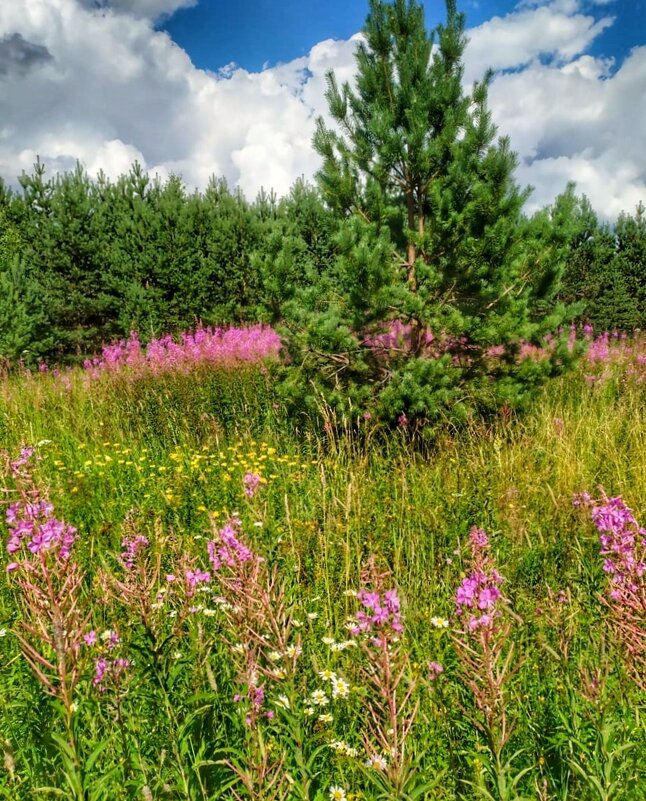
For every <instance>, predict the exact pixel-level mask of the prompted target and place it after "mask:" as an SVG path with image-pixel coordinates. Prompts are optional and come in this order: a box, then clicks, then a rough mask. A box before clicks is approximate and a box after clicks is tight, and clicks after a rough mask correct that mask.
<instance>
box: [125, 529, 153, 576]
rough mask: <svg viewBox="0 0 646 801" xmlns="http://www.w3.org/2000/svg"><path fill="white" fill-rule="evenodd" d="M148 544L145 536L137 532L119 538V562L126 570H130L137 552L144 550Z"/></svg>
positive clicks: (137, 554)
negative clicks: (120, 551)
mask: <svg viewBox="0 0 646 801" xmlns="http://www.w3.org/2000/svg"><path fill="white" fill-rule="evenodd" d="M148 545H149V542H148V540H147V538H146V537H144V536H143V535H142V534H137V535H136V536H135V537H124V538H123V539H122V540H121V547H122V548H123V552H122V553H121V562H122V563H123V566H124V567H125V568H126V569H127V570H132V569H133V567H134V566H135V562H136V560H137V557H138V556H139V554H140V553H141V552H142V551H144V550H145V549H146V548H147V547H148Z"/></svg>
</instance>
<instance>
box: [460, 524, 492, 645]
mask: <svg viewBox="0 0 646 801" xmlns="http://www.w3.org/2000/svg"><path fill="white" fill-rule="evenodd" d="M469 546H470V549H471V572H470V573H469V575H468V576H466V578H465V579H464V580H463V581H462V584H460V586H459V587H458V589H457V592H456V594H455V613H456V615H458V616H460V617H461V616H463V615H464V616H465V619H466V628H467V629H468V630H469V631H475V630H476V629H478V628H491V627H492V626H493V624H494V621H495V619H496V617H498V615H499V614H500V608H499V607H500V605H501V603H504V598H503V595H502V592H501V590H500V585H501V584H502V582H503V581H504V577H503V576H501V575H500V573H499V572H498V571H497V570H496V569H495V567H493V566H492V565H491V564H490V561H489V557H488V554H487V551H488V548H489V539H488V537H487V535H486V534H485V532H484V531H483V530H482V529H481V528H477V527H476V526H474V527H473V528H472V529H471V532H470V534H469Z"/></svg>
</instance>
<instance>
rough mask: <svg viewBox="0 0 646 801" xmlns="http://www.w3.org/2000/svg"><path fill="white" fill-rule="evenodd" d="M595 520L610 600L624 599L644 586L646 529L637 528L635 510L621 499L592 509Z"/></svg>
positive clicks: (610, 500)
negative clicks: (608, 580)
mask: <svg viewBox="0 0 646 801" xmlns="http://www.w3.org/2000/svg"><path fill="white" fill-rule="evenodd" d="M592 520H593V522H594V524H595V526H596V527H597V530H598V531H599V532H600V535H601V536H600V541H601V555H602V556H605V561H604V563H603V569H604V571H605V572H606V573H607V574H608V576H609V579H610V583H611V589H610V597H611V598H612V599H613V600H615V601H622V600H625V597H626V594H634V593H636V592H639V591H640V590H641V589H642V588H643V586H644V573H645V572H646V563H645V562H644V557H645V549H646V529H645V528H642V527H640V526H639V525H638V523H637V521H636V520H635V517H634V516H633V513H632V511H631V510H630V509H629V508H628V506H626V504H625V503H624V501H623V500H622V499H621V498H620V497H617V498H609V499H608V500H607V501H606V503H604V504H602V505H600V506H594V507H593V508H592Z"/></svg>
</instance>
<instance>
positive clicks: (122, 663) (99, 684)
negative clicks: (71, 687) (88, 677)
mask: <svg viewBox="0 0 646 801" xmlns="http://www.w3.org/2000/svg"><path fill="white" fill-rule="evenodd" d="M129 667H130V660H129V659H124V658H123V657H119V658H117V659H112V660H110V659H106V658H105V657H99V658H98V659H97V660H96V663H95V667H94V678H93V679H92V685H93V686H94V687H96V688H97V690H98V691H99V692H102V693H104V692H105V691H106V690H107V689H108V685H112V686H113V687H114V686H117V685H118V684H119V682H120V680H121V678H122V677H123V674H124V673H125V671H126V670H127V669H128V668H129Z"/></svg>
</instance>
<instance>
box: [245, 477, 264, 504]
mask: <svg viewBox="0 0 646 801" xmlns="http://www.w3.org/2000/svg"><path fill="white" fill-rule="evenodd" d="M261 481H262V479H261V477H260V476H259V475H258V474H257V473H246V474H245V477H244V478H243V479H242V483H243V484H244V494H245V495H246V496H247V498H253V497H254V495H255V494H256V493H257V492H258V490H259V489H260V484H261Z"/></svg>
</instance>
